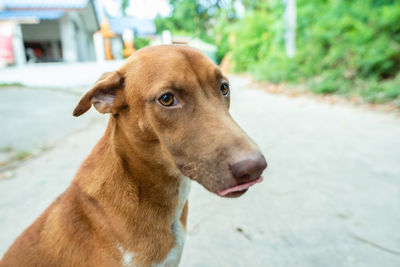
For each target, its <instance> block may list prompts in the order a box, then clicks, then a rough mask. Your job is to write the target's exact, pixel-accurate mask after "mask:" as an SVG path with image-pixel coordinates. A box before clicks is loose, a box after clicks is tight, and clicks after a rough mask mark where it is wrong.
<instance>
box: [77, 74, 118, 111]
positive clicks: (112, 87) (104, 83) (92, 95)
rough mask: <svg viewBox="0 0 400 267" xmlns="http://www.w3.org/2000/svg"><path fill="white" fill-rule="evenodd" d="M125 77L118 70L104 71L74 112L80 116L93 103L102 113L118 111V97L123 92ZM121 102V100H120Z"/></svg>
mask: <svg viewBox="0 0 400 267" xmlns="http://www.w3.org/2000/svg"><path fill="white" fill-rule="evenodd" d="M123 86H124V77H123V75H122V74H121V73H119V72H118V71H114V72H106V73H104V74H103V75H102V76H101V77H100V78H99V79H98V80H97V82H96V84H95V85H94V86H93V88H92V89H90V90H89V91H88V92H87V93H86V94H85V95H84V96H83V97H82V98H81V100H79V103H78V105H77V106H76V108H75V109H74V112H73V113H72V114H73V115H74V116H75V117H78V116H80V115H82V114H83V113H85V112H86V111H88V110H89V109H90V107H91V106H92V105H93V106H94V107H95V108H96V109H97V111H98V112H100V113H112V114H116V113H118V106H120V105H117V103H116V102H117V101H116V99H117V97H118V96H119V95H121V94H122V88H123ZM118 102H120V101H118Z"/></svg>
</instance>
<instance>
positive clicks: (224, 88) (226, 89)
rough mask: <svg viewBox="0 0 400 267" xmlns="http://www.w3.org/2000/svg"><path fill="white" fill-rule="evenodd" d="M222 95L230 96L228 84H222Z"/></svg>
mask: <svg viewBox="0 0 400 267" xmlns="http://www.w3.org/2000/svg"><path fill="white" fill-rule="evenodd" d="M221 93H222V94H223V95H224V96H228V94H229V85H228V84H227V83H222V84H221Z"/></svg>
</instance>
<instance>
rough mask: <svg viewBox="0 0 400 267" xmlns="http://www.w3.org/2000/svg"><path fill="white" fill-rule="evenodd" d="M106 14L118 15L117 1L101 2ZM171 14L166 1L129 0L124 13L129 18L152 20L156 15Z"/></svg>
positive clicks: (106, 0) (118, 6)
mask: <svg viewBox="0 0 400 267" xmlns="http://www.w3.org/2000/svg"><path fill="white" fill-rule="evenodd" d="M102 1H103V3H104V6H105V7H106V9H107V11H108V13H109V14H110V15H112V16H118V14H120V10H121V7H120V1H119V0H102ZM170 12H171V8H170V6H169V5H168V1H167V0H130V6H129V7H128V8H127V10H126V13H127V15H129V16H133V17H136V18H142V19H154V18H155V17H156V16H157V14H160V15H161V16H167V15H168V14H169V13H170Z"/></svg>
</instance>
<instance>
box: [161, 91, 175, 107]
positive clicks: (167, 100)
mask: <svg viewBox="0 0 400 267" xmlns="http://www.w3.org/2000/svg"><path fill="white" fill-rule="evenodd" d="M158 102H160V104H161V105H163V106H166V107H170V106H172V105H174V104H175V102H176V101H175V96H174V95H173V94H171V93H166V94H163V95H162V96H160V98H159V99H158Z"/></svg>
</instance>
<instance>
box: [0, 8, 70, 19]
mask: <svg viewBox="0 0 400 267" xmlns="http://www.w3.org/2000/svg"><path fill="white" fill-rule="evenodd" d="M64 14H65V12H64V11H61V10H21V11H14V10H9V11H0V20H37V19H39V20H54V19H58V18H60V17H62V16H63V15H64Z"/></svg>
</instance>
